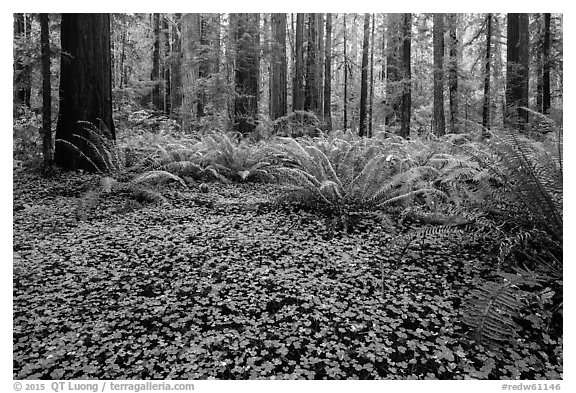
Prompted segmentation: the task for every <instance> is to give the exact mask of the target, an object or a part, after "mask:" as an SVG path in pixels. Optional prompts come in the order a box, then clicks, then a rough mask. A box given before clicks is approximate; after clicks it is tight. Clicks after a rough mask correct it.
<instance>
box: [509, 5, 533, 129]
mask: <svg viewBox="0 0 576 393" xmlns="http://www.w3.org/2000/svg"><path fill="white" fill-rule="evenodd" d="M528 41H529V40H528V14H508V29H507V50H506V123H507V125H508V126H509V127H513V128H517V129H519V130H524V129H525V127H526V123H528V112H527V111H526V110H524V109H522V107H528V78H529V73H528V61H529V52H528Z"/></svg>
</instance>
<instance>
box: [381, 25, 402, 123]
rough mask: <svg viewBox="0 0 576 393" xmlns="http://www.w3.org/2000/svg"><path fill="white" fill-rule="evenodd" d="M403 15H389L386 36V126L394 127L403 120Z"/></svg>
mask: <svg viewBox="0 0 576 393" xmlns="http://www.w3.org/2000/svg"><path fill="white" fill-rule="evenodd" d="M401 18H402V14H387V15H386V22H387V36H386V40H385V41H386V114H385V123H386V125H389V126H392V125H395V124H396V123H397V121H398V120H400V119H401V116H402V114H401V106H402V95H403V87H402V86H401V85H402V54H401V51H402V40H401V38H400V36H401V35H402V26H401Z"/></svg>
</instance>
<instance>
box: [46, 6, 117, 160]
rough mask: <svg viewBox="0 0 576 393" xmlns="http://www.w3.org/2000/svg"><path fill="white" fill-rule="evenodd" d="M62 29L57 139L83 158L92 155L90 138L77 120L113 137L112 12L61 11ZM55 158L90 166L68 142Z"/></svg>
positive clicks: (104, 135)
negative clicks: (90, 124) (89, 123)
mask: <svg viewBox="0 0 576 393" xmlns="http://www.w3.org/2000/svg"><path fill="white" fill-rule="evenodd" d="M60 28H61V45H62V59H61V62H60V63H61V66H60V109H59V113H58V123H57V126H56V139H57V140H63V141H66V142H68V143H71V144H74V145H75V146H76V147H77V148H78V150H80V151H81V152H82V153H83V154H84V155H85V156H87V157H90V158H94V152H93V149H92V148H91V147H90V143H89V140H90V136H89V135H87V133H86V129H85V127H84V126H83V125H81V124H78V121H86V122H91V123H92V124H94V126H95V127H97V128H98V130H99V132H100V133H101V135H102V136H103V137H105V138H108V139H112V140H114V139H116V132H115V129H114V122H113V119H112V66H111V52H110V15H109V14H62V21H61V24H60ZM75 135H78V136H75ZM54 160H55V162H56V164H57V165H59V166H61V167H63V168H66V169H79V168H83V169H88V170H94V168H93V167H92V165H91V164H90V163H89V162H88V161H87V160H85V159H84V158H83V157H82V155H80V154H78V153H77V152H76V150H75V149H71V148H70V146H69V145H68V144H67V143H56V150H55V152H54ZM96 161H97V160H96ZM94 162H95V161H94Z"/></svg>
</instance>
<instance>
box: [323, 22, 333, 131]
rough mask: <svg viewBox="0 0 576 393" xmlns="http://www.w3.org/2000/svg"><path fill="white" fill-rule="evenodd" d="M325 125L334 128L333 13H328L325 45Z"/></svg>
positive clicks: (330, 128)
mask: <svg viewBox="0 0 576 393" xmlns="http://www.w3.org/2000/svg"><path fill="white" fill-rule="evenodd" d="M324 50H325V53H324V125H325V128H326V130H327V131H331V130H332V112H331V108H330V106H331V104H332V14H326V45H325V47H324Z"/></svg>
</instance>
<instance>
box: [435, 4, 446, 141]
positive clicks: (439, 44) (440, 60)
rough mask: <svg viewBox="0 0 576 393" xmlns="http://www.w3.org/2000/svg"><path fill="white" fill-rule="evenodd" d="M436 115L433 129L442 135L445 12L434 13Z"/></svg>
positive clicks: (443, 124)
mask: <svg viewBox="0 0 576 393" xmlns="http://www.w3.org/2000/svg"><path fill="white" fill-rule="evenodd" d="M433 40H434V115H433V116H434V117H433V119H432V124H433V127H432V128H433V131H434V133H435V134H436V135H438V136H441V135H444V134H445V133H446V123H445V119H444V14H434V31H433Z"/></svg>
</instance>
